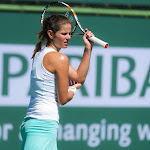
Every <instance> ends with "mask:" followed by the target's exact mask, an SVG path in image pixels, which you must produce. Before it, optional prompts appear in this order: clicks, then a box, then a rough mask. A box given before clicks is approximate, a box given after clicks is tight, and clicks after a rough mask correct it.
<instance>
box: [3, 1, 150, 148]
mask: <svg viewBox="0 0 150 150" xmlns="http://www.w3.org/2000/svg"><path fill="white" fill-rule="evenodd" d="M48 2H52V1H49V0H24V1H23V0H1V1H0V18H1V22H0V72H1V74H0V150H9V149H14V150H19V149H21V136H20V125H21V122H22V121H23V118H24V117H25V113H26V110H27V106H28V103H29V99H30V70H31V65H32V60H31V56H32V53H33V50H34V47H35V44H36V43H37V42H38V39H37V37H36V35H37V33H38V32H39V31H40V30H41V24H40V19H41V12H42V10H43V9H44V7H45V5H46V4H47V3H48ZM64 2H66V3H68V4H70V6H72V7H73V9H74V10H75V11H76V12H77V15H78V16H79V20H80V22H81V25H83V27H84V28H85V27H87V28H88V29H89V30H91V31H92V32H93V33H94V34H95V35H96V36H97V37H99V38H101V39H102V40H104V41H107V42H108V43H109V47H108V48H107V49H104V48H102V47H100V46H98V45H96V44H95V46H94V48H93V52H92V58H91V65H90V69H89V72H88V76H87V79H86V82H85V84H84V85H83V86H82V88H81V89H80V90H79V91H78V92H77V93H76V95H75V96H74V99H73V100H72V101H71V102H69V103H68V104H66V105H65V106H63V107H60V125H59V131H58V149H59V150H70V149H72V150H76V149H79V150H80V149H81V150H101V149H102V150H108V149H111V150H122V149H124V150H141V149H144V150H148V149H149V147H150V117H149V114H150V38H149V35H150V1H149V0H142V1H141V0H113V1H112V0H65V1H64ZM82 10H85V11H82ZM83 49H84V44H83V42H82V38H81V37H72V39H71V41H70V46H69V47H68V48H67V49H65V50H62V53H65V54H66V55H67V56H68V57H69V60H70V64H71V65H72V66H74V67H75V68H76V67H77V66H78V64H79V62H80V60H81V56H82V54H83Z"/></svg>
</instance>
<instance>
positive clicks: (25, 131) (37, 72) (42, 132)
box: [21, 15, 94, 150]
mask: <svg viewBox="0 0 150 150" xmlns="http://www.w3.org/2000/svg"><path fill="white" fill-rule="evenodd" d="M91 36H94V35H93V33H91V32H90V31H88V29H86V32H85V34H84V36H83V41H84V43H85V49H84V53H83V57H82V60H81V62H80V65H79V67H78V69H77V70H75V69H74V68H73V67H71V66H70V65H69V60H68V57H67V56H66V55H64V54H62V53H60V52H59V51H60V49H61V48H67V46H68V43H69V40H70V39H71V21H70V20H69V19H68V18H66V17H65V16H63V15H52V16H51V17H47V18H45V19H44V22H43V27H42V31H41V32H40V33H39V34H38V37H39V39H40V42H39V43H38V44H37V45H36V48H35V50H34V54H33V56H32V58H33V64H32V70H31V99H30V104H29V107H28V110H27V113H26V117H25V119H24V121H23V123H22V126H21V134H22V139H23V142H22V150H57V129H58V123H59V112H58V104H60V105H64V104H66V103H68V102H69V101H70V100H71V99H72V98H73V96H74V94H75V92H76V90H77V89H79V88H80V87H81V86H82V84H83V83H84V82H85V79H86V75H87V72H88V69H89V64H90V57H91V51H92V47H93V44H94V43H93V42H91V41H89V40H88V37H91ZM44 41H46V43H47V44H46V46H45V47H42V42H44ZM68 79H70V80H71V81H75V84H72V85H70V86H69V87H68ZM73 83H74V82H73Z"/></svg>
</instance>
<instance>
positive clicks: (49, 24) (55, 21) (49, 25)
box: [32, 14, 71, 58]
mask: <svg viewBox="0 0 150 150" xmlns="http://www.w3.org/2000/svg"><path fill="white" fill-rule="evenodd" d="M68 23H70V24H71V20H70V19H68V18H67V17H65V16H64V15H59V14H57V15H52V16H50V17H46V18H45V19H44V21H43V26H42V30H41V31H40V32H39V33H38V35H37V37H38V39H39V40H40V42H39V43H37V44H36V47H35V49H34V53H33V55H32V58H34V56H35V54H36V52H38V51H40V49H41V46H42V42H43V41H46V45H49V44H50V43H51V39H50V38H49V36H48V34H47V31H48V30H52V32H53V33H56V32H57V31H59V30H60V26H61V25H64V24H68Z"/></svg>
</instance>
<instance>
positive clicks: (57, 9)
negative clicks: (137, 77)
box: [41, 1, 84, 36]
mask: <svg viewBox="0 0 150 150" xmlns="http://www.w3.org/2000/svg"><path fill="white" fill-rule="evenodd" d="M55 14H61V15H64V16H65V17H67V18H69V19H70V20H71V22H72V29H71V35H72V36H82V35H83V34H84V29H83V28H82V27H81V25H80V23H79V21H78V18H77V15H76V13H75V11H74V10H73V9H72V8H71V7H70V6H69V5H68V4H66V3H64V2H59V1H58V2H51V3H49V4H48V5H46V7H45V8H44V10H43V12H42V15H41V25H43V21H44V19H45V18H46V17H49V16H52V15H55ZM77 27H79V28H81V29H80V32H78V33H75V31H76V29H77Z"/></svg>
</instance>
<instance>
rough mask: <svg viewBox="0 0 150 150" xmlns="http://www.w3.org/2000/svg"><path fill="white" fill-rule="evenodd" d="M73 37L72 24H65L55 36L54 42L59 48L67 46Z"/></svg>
mask: <svg viewBox="0 0 150 150" xmlns="http://www.w3.org/2000/svg"><path fill="white" fill-rule="evenodd" d="M70 39H71V24H69V23H68V24H64V25H61V26H60V30H59V31H57V32H56V33H55V34H54V36H53V42H52V44H53V45H54V46H55V47H56V48H57V49H61V48H67V46H68V43H69V40H70Z"/></svg>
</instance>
